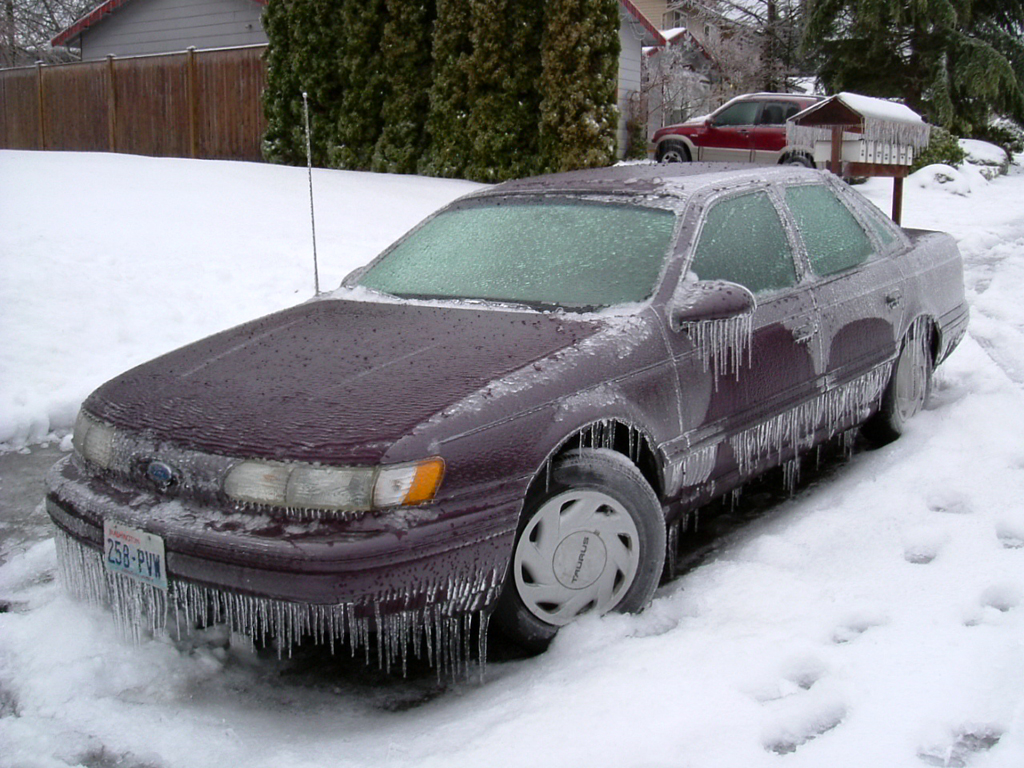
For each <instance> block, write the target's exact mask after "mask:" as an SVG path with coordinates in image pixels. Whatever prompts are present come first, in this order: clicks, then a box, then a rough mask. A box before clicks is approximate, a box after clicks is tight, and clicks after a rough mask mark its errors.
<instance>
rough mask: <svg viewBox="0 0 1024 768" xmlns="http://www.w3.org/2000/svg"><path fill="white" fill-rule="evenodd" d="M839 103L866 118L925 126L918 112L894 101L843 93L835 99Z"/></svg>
mask: <svg viewBox="0 0 1024 768" xmlns="http://www.w3.org/2000/svg"><path fill="white" fill-rule="evenodd" d="M835 98H836V99H837V100H838V101H841V102H842V103H843V104H845V105H846V106H848V107H849V108H850V109H852V110H854V111H856V112H860V113H861V114H862V115H863V116H864V117H874V118H877V119H879V120H890V121H892V122H896V123H916V124H919V125H923V124H924V118H922V117H921V116H920V115H919V114H917V112H915V111H914V110H912V109H911V108H910V107H908V106H906V105H905V104H897V103H896V102H894V101H886V100H885V99H876V98H874V97H873V96H862V95H861V94H859V93H847V92H846V91H843V92H842V93H840V94H838V95H837V96H836V97H835Z"/></svg>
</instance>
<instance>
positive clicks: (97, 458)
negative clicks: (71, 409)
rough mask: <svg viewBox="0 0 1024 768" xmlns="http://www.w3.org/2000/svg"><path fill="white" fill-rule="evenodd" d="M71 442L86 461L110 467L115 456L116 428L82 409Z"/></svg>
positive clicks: (106, 467) (103, 467)
mask: <svg viewBox="0 0 1024 768" xmlns="http://www.w3.org/2000/svg"><path fill="white" fill-rule="evenodd" d="M71 444H72V445H73V446H74V447H75V450H76V451H78V454H79V455H80V456H81V457H82V458H84V459H85V460H86V461H88V462H91V463H92V464H96V465H97V466H98V467H100V468H102V469H109V468H110V464H111V460H112V459H113V456H114V428H113V427H112V426H111V425H110V424H106V423H104V422H102V421H100V420H98V419H96V418H94V417H92V416H90V415H89V414H88V413H86V412H85V411H84V410H80V411H79V412H78V418H77V419H76V420H75V432H74V434H73V435H72V437H71Z"/></svg>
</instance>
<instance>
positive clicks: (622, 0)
mask: <svg viewBox="0 0 1024 768" xmlns="http://www.w3.org/2000/svg"><path fill="white" fill-rule="evenodd" d="M619 5H620V6H621V7H622V9H623V10H624V11H625V12H626V13H628V14H629V15H630V16H632V17H633V18H634V19H635V20H636V21H637V22H638V23H639V24H640V26H642V27H643V28H644V29H645V30H646V31H647V32H648V34H650V36H651V37H652V38H653V40H654V42H653V43H651V45H667V44H668V41H667V40H666V39H665V36H664V35H662V34H661V32H659V31H658V29H657V27H655V26H654V25H653V24H651V21H650V19H648V18H647V17H646V16H644V13H643V11H641V10H640V9H639V8H637V7H636V5H634V4H633V0H619Z"/></svg>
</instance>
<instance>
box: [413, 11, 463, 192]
mask: <svg viewBox="0 0 1024 768" xmlns="http://www.w3.org/2000/svg"><path fill="white" fill-rule="evenodd" d="M472 50H473V49H472V46H471V44H470V40H469V5H468V4H467V3H466V0H437V23H436V24H435V26H434V37H433V54H432V55H433V61H434V67H433V74H434V78H433V82H432V83H431V85H430V92H429V99H430V107H429V111H428V114H427V126H426V130H427V136H428V147H427V151H426V154H425V156H424V158H423V161H422V163H421V165H420V171H421V172H422V173H425V174H427V175H428V176H444V177H447V178H459V177H461V176H462V174H463V171H464V169H465V167H466V166H467V165H468V164H469V158H470V148H471V143H472V139H471V137H470V134H469V118H470V102H469V60H470V53H472Z"/></svg>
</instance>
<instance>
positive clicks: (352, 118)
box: [324, 0, 387, 171]
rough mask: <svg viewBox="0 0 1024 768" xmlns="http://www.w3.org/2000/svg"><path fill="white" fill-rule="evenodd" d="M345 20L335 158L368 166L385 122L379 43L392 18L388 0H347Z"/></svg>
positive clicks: (341, 163)
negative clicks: (382, 109)
mask: <svg viewBox="0 0 1024 768" xmlns="http://www.w3.org/2000/svg"><path fill="white" fill-rule="evenodd" d="M324 1H325V2H330V0H324ZM335 5H336V3H335ZM340 20H341V25H342V26H341V28H342V29H343V30H344V39H343V42H342V44H341V46H340V52H341V57H340V60H339V61H338V62H337V66H338V69H339V71H340V75H341V77H342V79H343V81H344V82H345V86H346V87H345V90H344V93H343V94H342V95H341V98H340V99H339V105H338V107H339V108H338V117H337V121H336V131H335V133H334V135H333V137H332V138H333V145H332V146H331V148H330V162H331V165H332V166H334V167H336V168H348V169H351V170H359V171H366V170H369V169H370V167H371V165H372V163H373V151H374V148H375V147H376V145H377V140H378V139H379V138H380V135H381V130H382V128H383V122H382V118H381V108H382V106H383V103H384V85H385V73H384V70H383V69H382V66H381V61H382V58H381V47H380V46H381V32H382V30H383V28H384V26H385V25H386V23H387V9H386V7H385V3H384V0H344V2H343V3H342V5H341V12H340Z"/></svg>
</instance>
